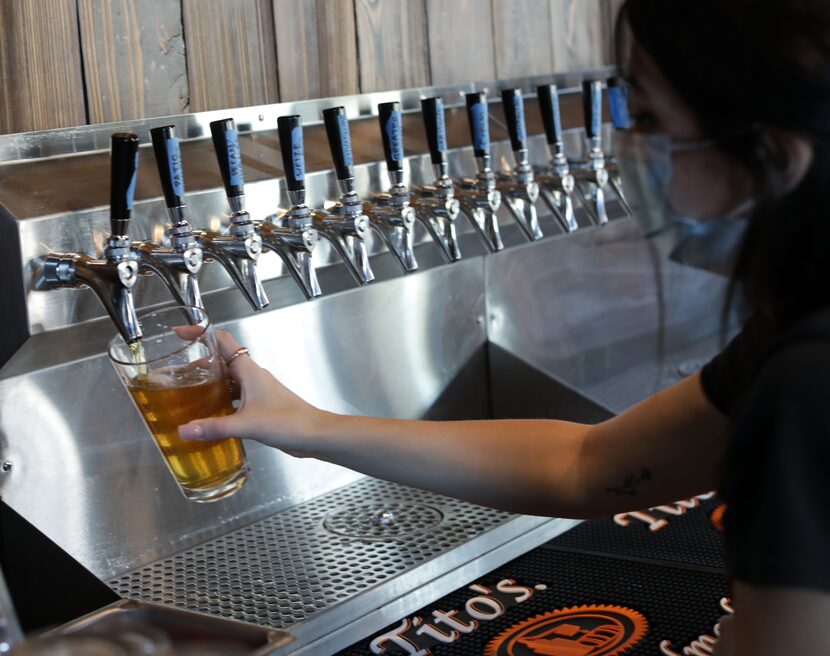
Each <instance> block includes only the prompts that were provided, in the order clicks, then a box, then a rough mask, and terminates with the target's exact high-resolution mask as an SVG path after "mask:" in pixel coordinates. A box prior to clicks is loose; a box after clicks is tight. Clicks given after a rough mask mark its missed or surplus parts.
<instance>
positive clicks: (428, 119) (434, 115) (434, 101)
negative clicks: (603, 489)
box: [421, 98, 447, 165]
mask: <svg viewBox="0 0 830 656" xmlns="http://www.w3.org/2000/svg"><path fill="white" fill-rule="evenodd" d="M421 113H422V114H423V116H424V129H425V130H426V133H427V143H428V144H429V156H430V158H431V159H432V163H433V164H436V165H440V164H446V162H447V126H446V124H445V123H444V101H443V100H441V99H440V98H422V99H421Z"/></svg>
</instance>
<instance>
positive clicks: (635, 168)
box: [614, 131, 755, 275]
mask: <svg viewBox="0 0 830 656" xmlns="http://www.w3.org/2000/svg"><path fill="white" fill-rule="evenodd" d="M712 146H713V143H712V142H711V141H701V142H694V143H674V142H672V140H671V137H669V136H668V135H649V134H641V133H636V132H627V131H619V132H617V133H616V134H615V139H614V150H615V153H616V156H617V162H618V165H619V171H620V177H621V178H622V188H623V193H624V194H625V198H626V201H627V202H628V205H629V207H631V212H632V214H633V218H634V220H635V221H636V222H637V223H638V224H639V226H640V228H641V229H642V231H643V235H644V236H645V237H646V239H649V240H650V241H652V243H653V244H654V245H655V246H656V248H657V250H658V252H659V253H660V254H661V255H663V256H665V257H668V258H670V259H671V260H673V261H675V262H678V263H680V264H686V265H688V266H693V267H697V268H699V269H706V270H707V271H712V272H714V273H720V274H722V275H729V274H730V273H731V272H732V267H733V266H734V263H735V257H736V256H737V252H738V248H739V247H740V245H741V241H742V239H743V235H744V232H745V230H746V225H747V221H746V220H745V219H746V217H747V216H748V215H749V214H750V212H751V211H752V209H753V207H754V204H755V202H754V199H749V200H747V201H746V202H745V203H742V204H741V205H740V206H739V207H737V208H736V209H734V210H733V211H732V212H730V213H729V214H728V215H727V216H724V217H718V218H708V219H693V218H688V217H684V216H682V215H680V214H678V213H677V212H675V211H674V210H673V209H672V207H671V203H670V200H669V189H670V188H671V187H670V185H671V181H672V158H673V156H674V154H675V153H680V152H691V151H697V150H704V149H706V148H711V147H712Z"/></svg>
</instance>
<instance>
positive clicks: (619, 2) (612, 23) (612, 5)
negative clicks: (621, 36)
mask: <svg viewBox="0 0 830 656" xmlns="http://www.w3.org/2000/svg"><path fill="white" fill-rule="evenodd" d="M624 2H625V0H605V13H606V25H607V26H608V27H607V30H608V36H607V42H608V58H607V61H606V63H607V64H617V46H616V43H615V41H614V39H615V36H616V35H615V32H616V28H617V16H618V15H619V13H620V9H621V8H622V6H623V4H624Z"/></svg>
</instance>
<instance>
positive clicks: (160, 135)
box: [150, 125, 186, 210]
mask: <svg viewBox="0 0 830 656" xmlns="http://www.w3.org/2000/svg"><path fill="white" fill-rule="evenodd" d="M150 138H151V139H152V141H153V152H154V153H155V155H156V166H157V168H158V171H159V180H161V189H162V191H163V192H164V202H165V203H166V205H167V209H170V210H172V209H175V208H179V207H184V205H185V204H186V201H185V197H184V172H183V170H182V154H181V149H180V148H179V140H178V139H177V138H176V132H175V128H174V127H173V126H172V125H165V126H163V127H159V128H153V129H152V130H150Z"/></svg>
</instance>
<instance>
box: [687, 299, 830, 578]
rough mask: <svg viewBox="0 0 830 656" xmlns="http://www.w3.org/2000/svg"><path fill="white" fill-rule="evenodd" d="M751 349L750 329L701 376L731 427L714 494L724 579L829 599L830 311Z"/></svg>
mask: <svg viewBox="0 0 830 656" xmlns="http://www.w3.org/2000/svg"><path fill="white" fill-rule="evenodd" d="M755 343H756V340H754V339H753V334H752V325H751V323H750V325H749V326H748V327H747V328H746V329H745V330H744V332H742V333H741V334H740V335H738V337H736V338H735V339H734V340H733V341H732V342H731V343H730V344H729V346H727V348H726V349H725V350H724V351H723V353H721V354H720V355H718V356H717V357H716V358H715V359H714V360H712V361H711V362H710V363H709V364H707V365H706V366H705V367H704V368H703V371H702V372H701V380H702V384H703V390H704V393H705V394H706V396H707V397H708V398H709V400H710V401H711V402H712V403H713V405H715V407H716V408H718V409H719V410H720V411H721V412H722V413H724V414H725V415H727V416H729V417H730V418H732V419H733V421H734V433H733V435H732V438H731V441H730V444H729V446H728V449H727V454H726V461H725V470H724V474H723V479H722V483H721V486H720V489H719V493H720V496H721V497H722V498H723V500H724V501H725V502H726V503H727V511H726V514H725V516H724V529H725V532H726V548H727V562H728V566H729V570H730V574H731V575H732V576H734V577H735V578H737V579H739V580H740V581H742V582H745V583H748V584H751V585H759V586H781V587H801V588H804V587H806V588H813V589H819V590H824V591H827V592H830V310H825V311H822V312H820V313H817V314H815V315H813V316H811V317H809V318H808V319H806V320H804V321H802V322H801V323H799V324H798V325H796V326H794V327H793V328H791V329H790V330H788V331H787V332H786V333H784V334H783V335H782V336H781V337H780V338H778V339H776V340H775V341H774V342H773V343H772V345H771V346H767V347H766V348H758V347H757V346H754V345H753V344H755Z"/></svg>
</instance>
